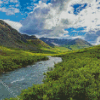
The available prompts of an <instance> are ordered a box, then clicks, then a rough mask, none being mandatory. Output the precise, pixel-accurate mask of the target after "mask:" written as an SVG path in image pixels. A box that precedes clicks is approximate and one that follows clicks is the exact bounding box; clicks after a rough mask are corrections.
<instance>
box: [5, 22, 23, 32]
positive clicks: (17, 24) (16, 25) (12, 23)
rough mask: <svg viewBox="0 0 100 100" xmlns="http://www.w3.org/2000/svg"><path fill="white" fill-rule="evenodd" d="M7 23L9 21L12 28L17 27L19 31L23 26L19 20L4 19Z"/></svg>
mask: <svg viewBox="0 0 100 100" xmlns="http://www.w3.org/2000/svg"><path fill="white" fill-rule="evenodd" d="M4 21H5V22H6V23H8V24H9V25H10V26H11V27H12V28H14V29H16V30H17V31H19V29H20V27H22V24H21V23H19V22H14V21H11V20H4Z"/></svg>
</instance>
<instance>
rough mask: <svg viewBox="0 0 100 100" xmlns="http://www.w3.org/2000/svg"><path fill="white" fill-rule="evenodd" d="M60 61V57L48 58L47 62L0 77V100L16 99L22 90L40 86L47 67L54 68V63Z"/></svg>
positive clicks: (40, 62)
mask: <svg viewBox="0 0 100 100" xmlns="http://www.w3.org/2000/svg"><path fill="white" fill-rule="evenodd" d="M61 61H62V59H61V58H60V57H50V56H49V60H46V61H39V62H37V63H35V64H34V65H29V66H27V67H24V68H20V69H17V70H14V71H11V72H7V73H4V74H2V75H0V100H2V99H4V98H10V97H16V96H17V95H19V94H20V93H21V90H22V89H27V88H28V87H31V86H32V85H33V84H42V83H43V82H42V80H43V78H44V75H43V73H44V72H47V71H48V67H54V64H55V63H58V62H61Z"/></svg>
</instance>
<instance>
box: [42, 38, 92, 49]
mask: <svg viewBox="0 0 100 100" xmlns="http://www.w3.org/2000/svg"><path fill="white" fill-rule="evenodd" d="M40 40H42V41H44V42H45V43H47V44H48V45H50V46H52V47H54V46H61V47H67V48H68V49H71V50H76V49H81V48H84V47H90V46H92V45H91V44H90V43H88V42H87V41H85V40H82V39H79V38H77V39H74V40H72V39H56V38H44V37H42V38H40Z"/></svg>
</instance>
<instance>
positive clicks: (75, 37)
mask: <svg viewBox="0 0 100 100" xmlns="http://www.w3.org/2000/svg"><path fill="white" fill-rule="evenodd" d="M77 38H81V39H83V40H84V37H83V36H75V37H72V39H77Z"/></svg>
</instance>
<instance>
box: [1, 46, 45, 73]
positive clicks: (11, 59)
mask: <svg viewBox="0 0 100 100" xmlns="http://www.w3.org/2000/svg"><path fill="white" fill-rule="evenodd" d="M46 59H47V57H45V56H44V55H42V54H35V53H31V52H28V51H23V50H15V49H9V48H6V47H2V46H0V73H2V72H6V71H12V70H14V69H16V68H20V67H26V66H27V65H30V64H32V63H34V62H36V61H39V60H46Z"/></svg>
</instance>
